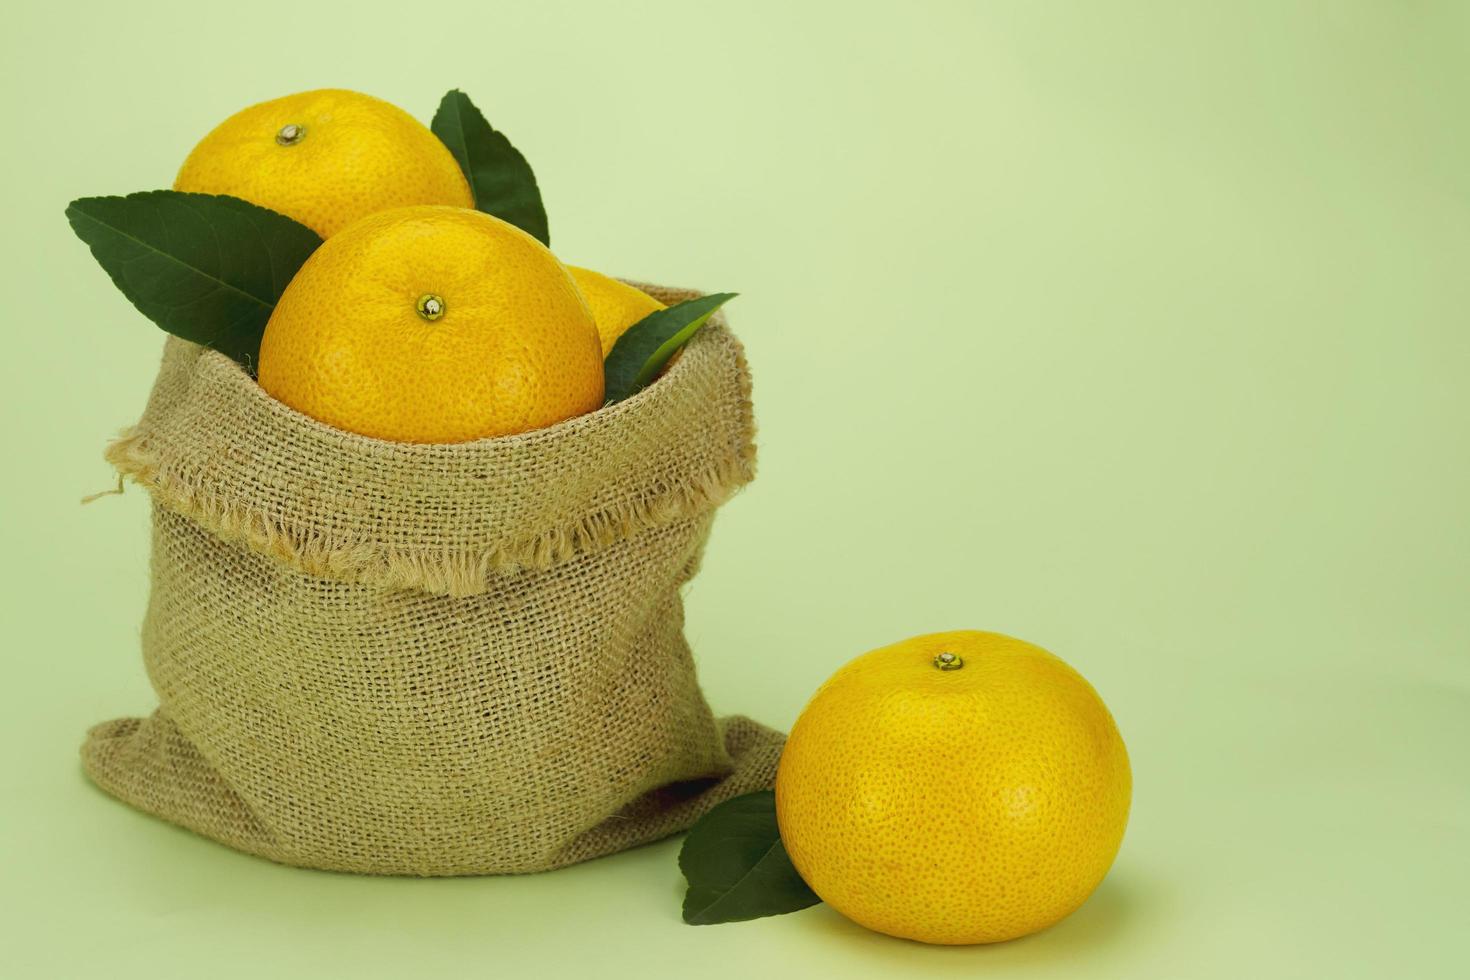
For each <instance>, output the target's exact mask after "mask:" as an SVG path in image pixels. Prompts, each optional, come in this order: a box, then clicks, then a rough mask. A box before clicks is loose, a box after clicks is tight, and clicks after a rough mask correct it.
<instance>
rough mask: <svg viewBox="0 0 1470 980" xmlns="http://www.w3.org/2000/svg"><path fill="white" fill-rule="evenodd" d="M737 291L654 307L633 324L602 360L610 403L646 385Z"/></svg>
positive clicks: (606, 395) (635, 392)
mask: <svg viewBox="0 0 1470 980" xmlns="http://www.w3.org/2000/svg"><path fill="white" fill-rule="evenodd" d="M737 295H739V294H738V293H710V294H709V295H708V296H700V297H698V298H697V299H690V300H685V301H684V302H682V303H675V304H674V305H673V306H670V307H668V308H667V309H662V310H654V311H653V312H652V313H650V314H648V316H646V317H644V318H643V319H641V320H639V321H638V322H637V323H635V324H633V325H632V326H631V327H629V328H628V329H627V330H626V331H624V332H623V335H622V336H621V337H619V338H618V340H617V343H615V344H613V348H612V350H610V351H608V354H607V360H605V361H604V362H603V365H602V371H603V378H604V380H605V383H606V394H605V395H604V396H603V397H604V398H606V399H607V401H608V402H609V403H611V402H619V401H622V400H623V399H624V398H628V397H630V396H632V395H635V394H637V393H638V392H639V391H641V390H642V389H643V388H645V387H647V386H648V384H649V383H650V382H652V381H653V379H654V378H656V377H658V373H659V372H660V371H662V370H663V367H664V365H665V364H667V363H668V362H669V358H671V357H673V356H674V354H675V353H676V352H677V351H678V350H679V348H680V347H683V346H684V345H685V344H687V343H688V342H689V340H690V338H691V337H693V336H694V335H695V334H696V333H698V332H699V328H700V327H702V326H704V325H705V323H706V322H707V321H708V320H709V318H710V317H712V316H714V313H715V311H716V310H718V309H719V308H720V307H721V306H724V305H725V304H726V303H728V302H729V301H730V300H732V299H734V298H735V297H736V296H737Z"/></svg>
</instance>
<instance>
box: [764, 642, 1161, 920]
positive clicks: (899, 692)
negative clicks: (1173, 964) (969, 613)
mask: <svg viewBox="0 0 1470 980" xmlns="http://www.w3.org/2000/svg"><path fill="white" fill-rule="evenodd" d="M1131 794H1132V777H1131V774H1130V770H1129V767H1128V754H1127V751H1126V750H1125V749H1124V747H1123V740H1122V739H1121V738H1120V737H1119V735H1118V730H1117V728H1116V726H1115V725H1114V724H1113V719H1112V716H1111V715H1109V714H1108V709H1107V707H1106V706H1105V705H1104V704H1103V703H1102V700H1101V699H1100V698H1099V697H1098V696H1097V692H1096V691H1094V690H1093V689H1092V687H1091V686H1090V685H1089V684H1088V683H1087V681H1085V680H1083V678H1082V677H1081V675H1079V674H1078V673H1077V672H1076V671H1075V670H1073V669H1072V668H1071V667H1068V666H1067V665H1066V664H1065V663H1063V662H1062V661H1061V660H1059V659H1057V658H1056V657H1054V656H1052V655H1051V654H1050V653H1047V652H1046V651H1045V650H1043V649H1041V648H1040V647H1036V646H1032V645H1031V644H1029V643H1024V642H1022V641H1021V640H1016V639H1012V638H1011V637H1008V636H1001V635H1000V634H998V633H980V632H974V631H961V632H953V633H934V634H931V635H928V636H918V637H914V638H913V639H910V640H905V641H903V642H902V643H895V644H893V645H892V646H887V647H883V648H881V649H878V650H874V651H872V652H870V653H867V654H864V655H863V656H861V657H858V658H857V659H856V660H853V661H852V662H851V663H849V664H847V665H846V666H845V667H843V668H842V669H841V670H839V671H838V672H837V673H836V674H834V675H833V676H832V678H831V679H830V680H828V681H827V683H825V684H823V685H822V687H821V689H820V690H818V691H817V693H816V695H815V696H814V697H813V698H812V700H811V703H810V704H808V705H807V706H806V709H805V710H804V711H803V712H802V714H801V717H800V718H799V719H798V720H797V722H796V725H795V727H793V728H792V730H791V736H790V738H789V739H788V740H787V742H786V748H785V751H784V752H783V754H782V756H781V763H780V768H779V770H778V773H777V776H776V814H777V820H778V822H779V824H780V828H781V839H782V840H783V841H784V842H785V845H786V849H787V851H788V852H789V853H790V855H791V861H792V863H793V864H794V865H795V867H796V869H797V871H798V872H799V873H800V874H801V876H802V878H803V879H805V880H806V882H807V884H809V885H810V886H811V888H812V890H813V891H815V892H816V893H817V894H818V895H819V896H821V898H822V899H823V900H824V901H825V902H827V903H828V904H830V905H831V906H832V907H833V908H835V909H836V910H837V911H838V912H841V913H842V914H843V915H845V916H847V917H848V918H850V919H852V920H854V921H856V922H858V923H859V924H861V925H864V926H867V927H868V928H870V929H875V930H877V931H878V932H883V933H887V934H889V935H892V936H901V937H903V938H906V939H917V940H920V941H922V942H928V943H946V944H962V943H989V942H999V941H1001V940H1005V939H1013V938H1015V937H1017V936H1024V935H1026V934H1028V933H1032V932H1035V931H1037V930H1038V929H1044V928H1046V927H1047V926H1049V925H1051V924H1052V923H1054V922H1056V921H1058V920H1059V919H1061V918H1062V917H1064V916H1066V915H1067V914H1068V913H1070V912H1071V911H1072V910H1074V909H1076V908H1077V907H1078V906H1079V905H1081V904H1082V902H1083V901H1084V900H1085V899H1086V898H1087V896H1088V895H1089V894H1091V893H1092V890H1093V889H1094V888H1096V887H1097V885H1098V883H1099V882H1100V881H1102V879H1103V875H1105V874H1106V873H1107V870H1108V868H1109V867H1110V866H1111V864H1112V862H1113V858H1114V856H1115V855H1116V854H1117V852H1118V845H1119V844H1120V843H1121V841H1122V839H1123V829H1124V827H1125V826H1126V824H1127V822H1128V806H1129V801H1130V798H1131Z"/></svg>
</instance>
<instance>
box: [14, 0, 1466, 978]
mask: <svg viewBox="0 0 1470 980" xmlns="http://www.w3.org/2000/svg"><path fill="white" fill-rule="evenodd" d="M329 6H330V8H331V9H330V10H329V9H328V8H329ZM518 7H519V5H517V6H511V5H505V4H498V3H493V2H488V0H477V2H462V3H453V4H449V3H437V2H430V0H422V2H420V0H415V2H411V3H394V4H371V3H357V4H352V5H346V4H342V5H337V4H333V5H327V4H312V3H305V2H300V0H297V2H288V3H281V2H254V3H248V4H206V3H199V2H193V3H188V4H182V3H180V4H158V3H155V4H123V3H118V4H112V3H108V4H104V3H92V4H79V3H75V2H73V3H62V2H47V3H32V2H26V3H22V4H20V5H19V6H12V7H10V8H8V12H7V13H6V14H5V21H6V23H5V30H4V32H3V41H0V43H3V45H4V52H3V58H0V70H3V72H4V74H5V91H4V97H5V122H4V127H5V153H4V157H3V162H0V167H3V168H4V171H3V181H0V193H3V195H4V221H3V225H0V227H3V248H4V254H3V261H0V276H3V286H4V289H3V296H4V297H5V300H4V302H5V304H6V308H7V310H8V313H7V315H6V316H5V318H4V321H3V324H4V325H3V327H0V330H3V334H0V337H3V344H0V355H3V356H0V391H3V397H4V433H5V439H6V453H5V464H4V479H3V493H4V505H3V525H0V534H3V538H0V546H3V555H4V560H3V565H0V576H3V579H4V581H3V589H0V595H3V601H4V618H3V634H0V646H3V650H4V664H5V676H4V682H3V683H0V708H3V715H0V725H3V731H0V751H3V756H0V763H3V766H4V768H3V790H0V807H3V811H0V812H3V818H4V823H3V832H0V848H3V851H0V854H3V881H0V913H3V914H0V958H3V960H4V961H5V962H4V965H3V966H0V972H3V973H5V974H6V975H7V976H15V977H24V978H29V977H68V978H69V977H93V976H97V977H100V976H104V975H105V976H109V977H129V976H134V975H139V976H143V975H146V976H151V977H159V976H170V977H172V976H178V977H188V976H211V977H235V976H241V977H243V976H273V977H296V976H301V977H328V976H351V975H355V976H410V975H414V976H417V975H425V974H441V975H453V974H463V975H466V976H492V975H495V976H531V975H545V976H567V975H576V974H578V973H585V974H587V975H596V976H635V975H636V976H695V975H697V976H705V977H720V976H760V977H784V976H824V975H832V976H844V977H853V978H860V977H865V976H905V975H912V976H928V975H933V976H949V975H965V976H971V975H973V976H985V977H997V978H998V977H1020V976H1025V977H1053V976H1057V977H1061V976H1065V977H1068V978H1086V977H1107V978H1117V977H1161V978H1164V977H1167V978H1179V977H1189V978H1211V977H1222V978H1224V977H1231V978H1233V977H1241V976H1253V977H1325V976H1332V977H1384V976H1404V977H1441V976H1442V977H1449V976H1455V975H1461V976H1462V975H1464V972H1463V971H1465V970H1466V969H1467V968H1470V962H1467V954H1466V953H1465V936H1464V930H1465V929H1466V928H1467V924H1470V886H1467V881H1470V763H1467V748H1470V667H1467V662H1466V658H1467V656H1470V608H1467V607H1470V594H1467V593H1470V589H1467V585H1470V568H1467V554H1470V521H1467V513H1466V510H1467V501H1470V445H1467V442H1470V439H1467V437H1470V431H1467V429H1470V424H1467V423H1470V396H1467V394H1466V385H1467V379H1470V341H1467V330H1466V328H1467V308H1470V123H1467V118H1470V117H1467V115H1466V106H1467V104H1470V84H1467V82H1470V69H1467V64H1470V59H1467V55H1470V13H1467V6H1466V5H1465V4H1463V3H1457V2H1455V0H1446V2H1442V3H1433V2H1408V0H1402V2H1398V0H1383V2H1378V3H1366V2H1327V0H1323V2H1316V3H1307V2H1284V0H1260V2H1251V3H1239V2H1233V3H1227V2H1220V3H1213V4H1205V3H1172V2H1163V0H1161V2H1156V3H1144V2H1114V3H1101V2H1099V3H1091V2H1081V0H1079V2H1073V3H1056V2H1052V3H1032V2H1024V3H1023V2H1015V3H961V2H950V3H942V2H924V3H906V4H893V5H891V6H879V5H864V4H852V3H843V4H835V3H834V4H822V5H817V4H801V3H795V2H791V0H787V2H777V3H748V2H740V3H729V4H724V5H721V6H718V7H716V6H707V5H699V4H690V3H667V4H651V3H622V4H592V3H583V4H560V3H555V4H554V3H542V4H536V5H534V9H518ZM524 7H525V8H532V7H533V5H530V4H526V5H524ZM349 8H350V9H351V11H352V12H351V13H348V12H347V11H348V9H349ZM327 85H336V86H345V87H350V88H357V89H362V90H365V91H368V92H372V93H374V94H377V95H379V96H382V97H384V98H387V99H390V100H392V101H394V102H397V103H399V104H401V105H403V106H405V107H406V108H408V109H409V110H410V111H413V112H415V113H416V114H418V115H419V116H420V117H421V118H425V119H427V118H428V116H429V115H430V114H431V113H432V110H433V108H434V106H435V104H436V102H437V99H438V97H439V95H440V94H441V93H442V92H443V91H444V90H445V89H447V88H450V87H453V86H460V87H463V88H465V89H466V90H467V91H469V92H470V93H472V94H473V96H474V97H475V98H476V100H477V101H478V102H479V103H480V105H481V106H482V107H484V108H485V110H486V111H487V113H488V114H489V116H490V117H491V119H492V120H493V121H494V122H495V123H496V125H497V126H499V127H501V128H503V129H504V130H506V131H507V132H508V133H510V134H511V136H512V137H513V138H514V139H515V141H516V142H517V143H518V144H519V145H520V147H521V148H522V149H523V150H524V151H525V152H526V153H527V155H528V156H529V157H530V159H531V160H532V161H533V162H534V164H535V166H536V169H537V172H538V174H539V175H540V179H541V183H542V187H543V189H544V192H545V196H546V200H547V202H548V205H549V208H550V212H551V221H552V229H553V241H554V242H555V243H556V246H557V250H558V252H559V253H560V254H561V255H562V256H563V257H564V258H565V259H567V260H570V261H574V262H577V263H580V264H586V265H591V266H594V267H597V268H601V269H604V270H607V271H609V272H613V273H617V274H622V275H629V276H636V277H644V278H649V279H655V280H659V281H663V282H671V283H679V284H690V285H697V286H703V287H705V288H709V289H732V290H739V291H741V294H742V295H741V297H740V298H739V299H738V300H737V301H735V303H734V304H733V305H732V307H731V310H730V313H731V319H732V321H733V322H734V324H735V326H736V328H737V330H738V331H739V332H740V334H741V336H742V337H744V339H745V340H746V342H747V344H748V346H749V350H750V355H751V360H752V363H753V365H754V370H755V378H756V397H757V407H758V411H759V416H760V422H761V452H762V457H761V476H760V479H759V480H758V481H757V482H756V483H755V484H754V485H753V486H752V487H751V488H750V489H749V490H748V491H746V493H745V494H743V495H742V496H741V497H740V498H738V499H737V500H736V501H735V502H734V503H733V504H731V505H730V507H729V508H728V510H727V512H726V513H725V514H724V516H723V517H722V518H721V521H720V523H719V525H718V527H717V530H716V533H715V539H714V541H713V543H712V546H711V550H710V552H709V557H708V561H707V563H706V567H705V569H704V572H703V574H702V575H701V576H700V577H699V579H698V580H697V581H696V582H695V583H694V585H693V587H692V589H691V590H690V592H689V596H688V601H689V610H690V615H689V634H690V637H691V639H692V641H693V643H694V645H695V648H696V652H697V658H698V662H699V667H700V672H701V677H702V679H703V682H704V684H705V687H706V690H707V691H708V694H709V697H710V699H711V701H712V702H713V703H714V705H715V707H716V708H717V709H718V710H721V711H742V712H748V713H750V714H753V715H754V716H756V717H758V718H760V719H762V720H764V721H767V722H769V723H772V724H775V725H781V726H786V725H789V724H790V723H791V721H792V720H793V719H794V718H795V716H796V714H797V712H798V711H799V710H800V708H801V706H802V704H803V703H804V701H805V699H806V698H807V697H808V696H809V695H810V693H811V692H812V691H813V690H814V689H815V687H816V686H817V684H818V683H819V682H820V681H821V680H822V679H824V678H825V677H826V676H827V675H828V674H830V673H831V672H832V671H833V670H834V669H835V668H836V667H837V666H838V665H839V664H841V663H843V662H844V661H846V660H848V659H849V658H851V657H853V656H855V655H856V654H858V653H861V652H862V651H864V650H866V649H869V648H871V647H874V646H877V645H880V644H883V643H887V642H889V641H892V640H895V639H898V638H902V637H904V636H907V635H910V634H914V633H919V632H927V631H931V630H936V629H944V628H956V627H977V628H989V629H997V630H1001V631H1004V632H1009V633H1013V634H1016V635H1019V636H1022V637H1025V638H1028V639H1030V640H1032V641H1034V642H1037V643H1040V644H1042V645H1044V646H1046V647H1048V648H1050V649H1052V650H1054V651H1056V652H1057V653H1058V654H1060V655H1061V656H1063V657H1064V658H1066V659H1067V660H1069V661H1070V662H1071V663H1072V664H1074V665H1075V666H1076V667H1077V668H1078V669H1080V670H1081V671H1082V672H1083V673H1084V674H1085V675H1086V676H1087V677H1089V678H1090V679H1091V680H1092V681H1093V682H1094V684H1095V685H1096V686H1097V688H1098V689H1099V690H1100V691H1101V693H1102V694H1103V696H1104V698H1105V699H1106V700H1107V702H1108V703H1109V705H1110V706H1111V707H1112V709H1113V711H1114V713H1115V715H1116V716H1117V719H1118V721H1119V724H1120V727H1121V729H1122V731H1123V734H1124V736H1125V738H1126V739H1127V742H1128V745H1129V748H1130V750H1131V753H1132V758H1133V764H1134V768H1135V778H1136V795H1135V799H1134V812H1133V820H1132V824H1131V826H1130V827H1129V831H1128V837H1127V840H1126V841H1125V843H1124V846H1123V850H1122V853H1121V854H1120V856H1119V858H1118V861H1117V864H1116V866H1115V867H1114V869H1113V872H1112V874H1111V875H1110V876H1109V878H1108V879H1107V881H1106V882H1105V883H1104V884H1103V886H1102V887H1101V889H1100V890H1099V891H1098V892H1097V894H1096V895H1095V896H1094V898H1093V899H1092V900H1091V901H1090V902H1089V903H1088V904H1087V905H1086V906H1085V907H1084V908H1083V909H1082V910H1081V911H1079V912H1078V913H1077V914H1076V915H1074V916H1073V917H1072V918H1071V919H1069V920H1068V921H1066V922H1064V923H1062V924H1061V925H1059V926H1057V927H1056V928H1054V929H1052V930H1050V931H1048V932H1046V933H1043V934H1041V935H1038V936H1035V937H1032V938H1029V939H1025V940H1022V941H1018V942H1014V943H1010V944H1006V945H1002V946H997V947H989V948H969V949H944V948H928V947H923V946H919V945H916V944H912V943H907V942H901V941H897V940H892V939H888V938H885V937H881V936H878V935H876V934H872V933H868V932H865V931H863V930H862V929H860V928H858V927H856V926H854V925H851V924H849V923H847V922H846V921H845V920H843V919H841V918H840V917H839V916H838V915H837V914H836V913H834V912H833V911H831V910H830V909H827V908H825V907H821V908H817V909H813V910H810V911H806V912H803V913H801V914H797V915H792V916H787V917H784V918H779V919H770V920H765V921H760V922H754V923H747V924H738V925H728V926H717V927H707V928H691V927H687V926H684V925H682V924H681V923H680V921H679V917H678V911H679V900H680V894H681V882H680V878H679V875H678V872H677V870H676V867H675V862H674V858H675V854H676V851H677V842H675V841H668V842H664V843H661V844H657V845H654V846H650V847H647V848H644V849H641V850H638V851H636V852H633V853H628V854H624V855H621V856H618V857H614V858H610V859H606V860H602V861H598V862H595V863H592V864H588V865H584V866H580V867H576V868H573V869H569V870H566V871H562V872H557V873H554V874H547V875H541V876H536V877H530V878H501V879H494V878H489V879H477V880H452V881H413V880H388V879H382V880H374V879H368V878H357V877H349V876H341V875H331V874H322V873H315V872H307V871H298V870H291V869H287V868H283V867H277V866H274V865H271V864H268V863H266V862H264V861H261V860H257V859H254V858H249V857H244V856H241V855H238V854H235V853H233V852H231V851H229V850H227V849H225V848H223V847H221V846H219V845H216V844H213V843H209V842H206V841H204V840H202V839H199V838H196V837H193V836H191V835H190V834H188V833H185V832H183V831H180V830H176V829H174V828H172V827H169V826H166V825H164V824H162V823H160V822H158V821H155V820H152V819H149V818H147V817H144V816H142V815H140V814H137V813H135V812H133V811H131V810H129V809H127V808H125V807H123V806H121V805H120V804H117V803H115V802H113V801H112V800H110V799H109V798H107V797H105V796H103V795H102V794H101V793H99V792H97V791H95V790H93V789H92V788H91V787H90V786H89V785H88V784H87V783H86V782H85V781H84V779H83V777H82V775H81V772H80V770H79V768H78V763H77V758H76V749H77V745H78V743H79V741H80V739H81V737H82V733H83V731H84V730H85V729H86V727H87V726H88V725H89V724H91V723H93V722H96V721H99V720H102V719H106V718H111V717H114V716H117V715H125V714H137V713H142V712H146V711H148V710H149V709H150V708H151V706H152V697H151V693H150V691H149V688H148V685H147V682H146V680H145V678H144V674H143V670H142V666H141V663H140V660H139V656H138V651H137V630H138V624H139V621H140V617H141V614H142V611H143V604H144V600H145V596H146V588H147V586H146V569H147V548H146V537H145V535H146V525H147V514H146V508H145V498H144V495H143V494H142V493H140V492H138V491H136V490H133V491H130V492H129V493H128V494H127V495H125V496H124V497H122V498H107V499H104V500H103V501H100V502H98V503H96V504H93V505H91V506H89V507H85V508H83V507H80V506H78V503H77V501H78V498H80V497H81V496H82V495H84V494H87V493H90V492H93V491H96V490H100V489H104V488H106V487H107V486H109V484H110V483H111V481H112V478H111V476H110V475H109V471H108V469H107V468H106V466H105V465H104V463H103V462H102V461H101V458H100V452H101V449H102V446H103V445H104V442H105V440H106V439H107V437H108V436H109V435H110V434H111V433H112V432H113V431H115V430H116V429H118V428H119V427H121V426H122V425H124V424H126V423H128V422H129V421H131V420H132V419H133V418H134V417H136V415H137V414H138V412H139V410H140V409H141V408H142V405H143V400H144V397H145V395H146V393H147V390H148V386H149V383H150V380H151V376H152V374H153V371H154V368H155V364H156V359H157V356H158V350H159V346H160V338H159V336H158V334H157V333H156V331H155V330H154V328H153V327H152V326H151V325H150V324H148V323H147V322H146V321H145V320H143V318H142V317H141V316H139V315H138V314H136V313H135V312H134V311H133V310H132V309H131V308H130V307H129V306H128V305H127V304H126V302H125V301H124V300H123V299H122V298H121V296H120V295H118V294H117V293H116V292H115V291H114V289H113V287H112V286H111V284H110V283H109V282H108V281H107V279H106V277H105V276H104V275H103V274H102V272H101V271H100V270H99V269H97V268H96V266H95V265H94V264H93V262H92V260H91V258H90V256H89V255H88V254H87V251H86V249H85V248H84V247H83V246H82V245H81V244H80V243H79V242H77V241H76V240H74V239H73V237H72V235H71V233H70V231H69V230H68V228H67V226H66V223H65V221H64V220H63V217H62V209H63V207H64V205H65V203H66V202H67V201H68V200H69V199H70V198H72V197H75V196H82V195H87V194H101V193H123V192H128V191H132V190H138V189H144V188H151V187H158V186H166V185H167V184H169V183H170V181H171V179H172V176H173V173H174V170H175V169H176V168H177V166H178V164H179V162H180V161H181V160H182V159H183V157H184V155H185V154H186V153H187V151H188V150H189V148H190V147H191V145H192V144H193V142H194V141H195V140H196V139H197V138H198V137H199V136H200V135H202V134H203V133H204V132H205V131H206V130H208V129H209V128H210V127H211V126H212V125H213V124H214V123H215V122H217V121H219V119H221V118H222V117H224V116H225V115H227V114H228V113H230V112H232V111H234V110H235V109H236V108H239V107H242V106H244V105H246V104H247V103H251V102H254V101H258V100H260V99H263V98H267V97H272V96H276V95H281V94H285V93H288V92H293V91H298V90H302V89H307V88H313V87H318V86H327ZM1457 933H1458V935H1456V934H1457Z"/></svg>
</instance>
